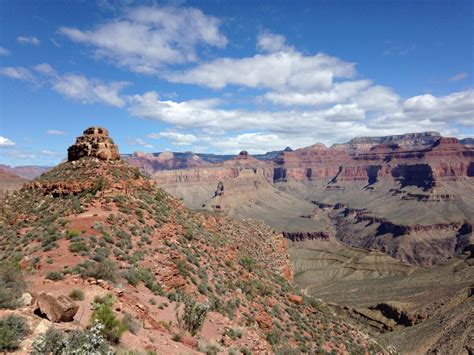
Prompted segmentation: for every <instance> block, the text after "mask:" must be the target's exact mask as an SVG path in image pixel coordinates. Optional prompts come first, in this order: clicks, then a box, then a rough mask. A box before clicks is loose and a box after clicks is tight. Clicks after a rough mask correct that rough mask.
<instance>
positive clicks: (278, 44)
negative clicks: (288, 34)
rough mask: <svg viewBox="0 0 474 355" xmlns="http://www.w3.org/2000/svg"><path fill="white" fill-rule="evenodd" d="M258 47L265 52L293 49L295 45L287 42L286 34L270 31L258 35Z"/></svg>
mask: <svg viewBox="0 0 474 355" xmlns="http://www.w3.org/2000/svg"><path fill="white" fill-rule="evenodd" d="M257 49H259V50H261V51H263V52H269V53H273V52H281V51H285V52H288V51H292V50H293V47H291V46H289V45H287V44H286V38H285V36H282V35H279V34H275V33H271V32H268V31H263V32H260V34H259V35H258V37H257Z"/></svg>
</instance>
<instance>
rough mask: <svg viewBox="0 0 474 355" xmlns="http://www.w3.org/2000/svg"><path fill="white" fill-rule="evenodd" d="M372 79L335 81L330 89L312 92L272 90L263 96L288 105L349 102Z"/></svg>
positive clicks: (271, 100)
mask: <svg viewBox="0 0 474 355" xmlns="http://www.w3.org/2000/svg"><path fill="white" fill-rule="evenodd" d="M371 83H372V82H371V81H370V80H354V81H344V82H341V83H335V84H334V85H333V86H332V87H331V88H330V89H328V90H323V91H321V90H318V91H312V92H298V91H270V92H268V93H266V94H265V95H263V98H265V99H266V100H268V101H270V102H272V103H274V104H281V105H286V106H293V105H309V106H317V105H326V104H332V103H342V102H348V101H349V99H350V98H353V97H354V96H355V95H356V94H358V93H360V92H361V91H362V90H363V89H366V88H367V87H368V86H369V85H371Z"/></svg>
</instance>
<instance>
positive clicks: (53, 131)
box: [46, 129, 68, 136]
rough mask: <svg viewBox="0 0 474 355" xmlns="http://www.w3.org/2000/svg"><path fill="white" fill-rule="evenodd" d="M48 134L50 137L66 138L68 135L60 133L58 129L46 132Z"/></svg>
mask: <svg viewBox="0 0 474 355" xmlns="http://www.w3.org/2000/svg"><path fill="white" fill-rule="evenodd" d="M46 134H49V135H50V136H65V135H67V134H68V133H67V132H64V131H60V130H58V129H48V130H47V131H46Z"/></svg>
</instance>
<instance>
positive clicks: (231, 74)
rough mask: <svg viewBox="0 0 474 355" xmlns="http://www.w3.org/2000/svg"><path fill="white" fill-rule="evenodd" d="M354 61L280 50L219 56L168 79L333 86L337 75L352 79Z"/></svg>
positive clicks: (301, 88) (253, 85)
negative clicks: (230, 56)
mask: <svg viewBox="0 0 474 355" xmlns="http://www.w3.org/2000/svg"><path fill="white" fill-rule="evenodd" d="M354 75H355V69H354V63H347V62H344V61H342V60H340V59H338V58H336V57H331V56H328V55H326V54H322V53H319V54H316V55H311V56H305V55H303V54H302V53H299V52H295V51H290V52H277V53H270V54H257V55H255V56H253V57H246V58H239V59H234V58H219V59H216V60H213V61H211V62H209V63H205V64H201V65H198V66H197V67H195V68H193V69H190V70H188V71H184V72H172V73H171V72H170V73H167V74H166V78H167V79H168V80H169V81H172V82H177V83H186V84H198V85H201V86H207V87H211V88H214V89H221V88H224V87H225V86H228V85H238V86H244V87H250V88H271V89H278V90H298V91H309V90H317V89H319V90H323V89H324V90H326V89H331V88H332V84H333V79H334V78H351V77H353V76H354Z"/></svg>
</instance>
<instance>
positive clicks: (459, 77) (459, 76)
mask: <svg viewBox="0 0 474 355" xmlns="http://www.w3.org/2000/svg"><path fill="white" fill-rule="evenodd" d="M468 76H469V74H468V73H466V72H465V71H464V72H461V73H457V74H455V75H453V76H452V77H450V78H449V81H460V80H463V79H466V78H467V77H468Z"/></svg>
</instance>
